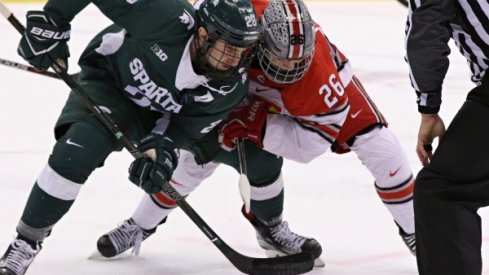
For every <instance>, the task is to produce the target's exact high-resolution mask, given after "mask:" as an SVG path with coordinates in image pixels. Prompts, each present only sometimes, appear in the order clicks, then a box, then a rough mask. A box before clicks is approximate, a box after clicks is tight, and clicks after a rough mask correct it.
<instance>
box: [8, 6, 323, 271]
mask: <svg viewBox="0 0 489 275" xmlns="http://www.w3.org/2000/svg"><path fill="white" fill-rule="evenodd" d="M0 13H1V14H2V15H3V16H4V17H5V18H6V19H7V20H8V21H9V22H10V23H11V24H12V25H13V26H14V27H15V29H17V31H18V32H19V33H21V34H22V33H24V31H25V28H24V26H23V25H22V24H21V23H20V22H19V21H18V20H17V18H16V17H15V16H14V15H13V13H12V12H11V11H10V10H9V9H8V8H7V6H5V4H4V3H3V1H1V0H0ZM48 58H50V59H51V60H52V61H53V64H52V65H51V68H52V69H53V70H54V71H55V72H56V73H57V74H58V75H59V77H60V78H61V79H63V81H64V82H65V83H66V84H67V85H68V86H69V87H70V88H71V89H72V91H73V92H74V93H75V94H76V95H77V96H78V97H79V98H80V100H81V101H82V102H83V103H84V104H85V106H86V107H87V108H88V109H89V110H90V111H91V112H92V113H93V115H94V116H95V117H96V118H97V119H99V120H100V122H101V123H102V124H104V126H105V127H107V129H108V130H110V131H111V132H112V134H113V135H114V136H115V137H116V138H117V139H118V140H119V141H120V142H121V144H122V145H123V146H124V147H125V148H126V149H127V150H128V151H129V152H130V153H131V155H132V156H133V157H135V158H139V157H143V154H142V153H141V152H140V151H139V150H138V148H137V147H136V146H135V145H134V144H133V143H132V142H131V141H130V140H129V138H128V137H126V136H125V135H124V133H122V131H121V130H120V129H119V128H118V126H117V125H116V124H115V123H114V122H113V121H112V119H110V117H109V116H107V115H106V114H105V113H104V112H103V111H102V110H101V109H100V108H99V107H98V106H97V105H96V104H95V103H94V102H93V101H92V100H91V98H90V97H88V95H87V94H86V93H85V91H84V90H83V88H82V87H81V86H80V85H79V84H78V83H77V82H76V81H75V80H74V79H73V78H72V77H70V76H69V75H68V74H67V72H66V71H65V69H64V68H63V67H62V66H61V65H60V64H59V63H58V62H57V61H56V60H54V59H53V58H52V57H50V56H49V55H48ZM162 191H163V192H164V193H165V194H167V195H168V196H169V197H170V198H171V199H173V200H174V201H175V202H176V204H177V205H178V206H179V207H180V208H181V209H182V210H183V212H185V214H187V216H188V217H189V218H190V219H191V220H192V221H193V222H194V223H195V224H196V225H197V226H198V227H199V229H200V230H201V231H202V232H203V233H204V234H205V235H206V236H207V238H209V240H211V241H212V243H213V244H214V245H215V246H216V247H217V248H218V249H219V250H220V251H221V252H222V253H223V254H224V256H226V258H228V260H229V261H230V262H231V263H232V264H233V265H234V266H235V267H236V268H237V269H238V270H240V271H241V272H243V273H247V274H263V275H265V274H280V275H293V274H301V273H305V272H307V271H310V270H311V269H312V268H313V259H312V256H311V255H310V254H308V253H298V254H293V255H289V256H284V257H278V258H252V257H248V256H245V255H242V254H240V253H238V252H236V251H235V250H234V249H232V248H231V247H230V246H228V245H227V244H226V243H225V242H224V241H223V240H222V239H221V238H220V237H219V236H218V235H217V234H216V233H215V232H214V231H213V230H212V229H211V228H210V227H209V226H208V225H207V224H206V223H205V221H204V220H203V219H202V218H201V217H200V216H199V215H198V214H197V213H196V212H195V210H194V209H193V208H192V207H191V206H190V205H189V204H188V203H187V201H186V200H185V198H184V197H182V196H181V195H180V194H179V193H178V192H177V191H176V190H175V189H174V188H173V186H171V185H170V184H169V183H168V182H165V183H164V184H163V190H162Z"/></svg>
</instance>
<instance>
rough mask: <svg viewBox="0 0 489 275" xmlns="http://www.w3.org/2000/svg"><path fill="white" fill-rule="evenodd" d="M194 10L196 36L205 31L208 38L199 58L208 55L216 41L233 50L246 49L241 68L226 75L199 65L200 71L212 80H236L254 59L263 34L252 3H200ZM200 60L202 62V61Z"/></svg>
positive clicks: (235, 0)
mask: <svg viewBox="0 0 489 275" xmlns="http://www.w3.org/2000/svg"><path fill="white" fill-rule="evenodd" d="M194 6H195V7H198V10H197V12H196V25H195V27H196V35H197V34H198V30H199V28H200V27H204V28H205V29H206V31H207V34H208V38H207V41H206V42H205V43H204V45H201V46H199V47H197V48H198V52H199V54H200V55H205V54H207V53H208V52H209V50H210V49H211V48H212V47H214V45H215V43H216V41H222V42H224V43H225V44H226V45H228V46H229V47H231V48H244V49H246V51H244V52H243V53H242V54H241V57H240V59H241V60H240V62H239V64H238V65H237V66H233V67H232V68H230V69H229V70H226V71H225V72H223V71H218V72H216V70H215V69H214V68H212V66H209V64H198V67H199V68H200V69H203V70H204V72H205V73H206V74H208V75H209V76H210V77H212V78H221V77H226V76H233V75H236V73H237V72H238V71H239V72H242V71H244V69H246V68H247V66H249V63H250V61H251V59H252V57H253V54H254V49H255V46H256V45H257V42H258V39H259V37H260V32H261V28H260V26H259V24H258V18H257V15H256V13H255V9H254V8H253V5H252V4H251V2H250V1H249V0H201V1H198V2H197V3H196V4H195V5H194ZM199 59H200V61H202V58H199ZM218 62H221V61H220V60H218ZM199 63H202V62H199ZM242 68H244V69H242ZM216 73H217V74H216Z"/></svg>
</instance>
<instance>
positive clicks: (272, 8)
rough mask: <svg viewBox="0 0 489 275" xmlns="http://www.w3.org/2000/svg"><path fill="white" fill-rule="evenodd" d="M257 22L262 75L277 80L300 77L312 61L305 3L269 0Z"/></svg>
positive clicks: (312, 33)
mask: <svg viewBox="0 0 489 275" xmlns="http://www.w3.org/2000/svg"><path fill="white" fill-rule="evenodd" d="M261 25H262V36H261V40H260V43H259V45H258V52H257V56H258V63H259V64H260V67H261V69H262V70H263V72H264V73H265V75H267V77H268V78H270V79H271V80H273V81H275V82H277V83H293V82H295V81H298V80H300V79H301V78H302V77H303V76H304V75H305V74H306V72H307V70H308V69H309V66H310V65H311V63H312V59H313V56H314V49H315V41H316V37H315V31H314V27H313V21H312V19H311V16H310V14H309V11H308V10H307V7H306V5H305V4H304V3H303V2H302V0H271V1H270V2H269V3H268V5H267V7H266V8H265V10H264V12H263V15H262V16H261ZM284 64H287V66H285V65H284ZM291 64H293V66H292V67H291Z"/></svg>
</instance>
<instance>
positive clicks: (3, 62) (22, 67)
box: [0, 58, 78, 79]
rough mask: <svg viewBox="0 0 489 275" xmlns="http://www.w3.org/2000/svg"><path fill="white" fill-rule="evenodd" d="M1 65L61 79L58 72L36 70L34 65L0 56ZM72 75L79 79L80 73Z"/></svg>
mask: <svg viewBox="0 0 489 275" xmlns="http://www.w3.org/2000/svg"><path fill="white" fill-rule="evenodd" d="M0 65H4V66H7V67H11V68H15V69H19V70H22V71H27V72H30V73H35V74H40V75H45V76H49V77H52V78H57V79H60V77H59V76H58V75H57V74H56V73H53V72H49V71H38V70H36V69H35V68H34V67H32V66H28V65H24V64H21V63H17V62H15V61H11V60H7V59H3V58H0ZM71 77H73V78H74V79H77V78H78V73H76V74H72V75H71Z"/></svg>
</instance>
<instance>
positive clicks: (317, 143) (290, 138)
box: [263, 114, 344, 163]
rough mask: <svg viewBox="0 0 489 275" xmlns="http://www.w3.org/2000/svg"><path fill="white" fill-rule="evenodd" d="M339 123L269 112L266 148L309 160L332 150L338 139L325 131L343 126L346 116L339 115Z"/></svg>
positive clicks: (299, 159)
mask: <svg viewBox="0 0 489 275" xmlns="http://www.w3.org/2000/svg"><path fill="white" fill-rule="evenodd" d="M338 118H340V121H338V124H336V123H335V124H331V125H328V124H325V125H321V124H316V123H314V122H312V121H306V120H302V119H297V118H292V117H288V116H282V115H279V114H269V115H268V117H267V124H266V131H265V137H264V139H263V148H264V149H265V150H266V151H269V152H271V153H273V154H276V155H279V156H282V157H284V158H287V159H290V160H294V161H297V162H300V163H307V162H310V161H312V160H313V159H314V158H316V157H318V156H319V155H322V154H324V153H326V152H327V151H328V149H329V148H330V147H331V144H332V143H333V141H334V140H332V139H331V138H330V136H326V135H324V132H325V131H329V130H331V129H329V128H330V127H332V128H335V129H333V130H332V131H334V132H336V131H337V130H339V127H340V125H341V124H342V123H343V121H341V120H344V116H342V118H341V117H338Z"/></svg>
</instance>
